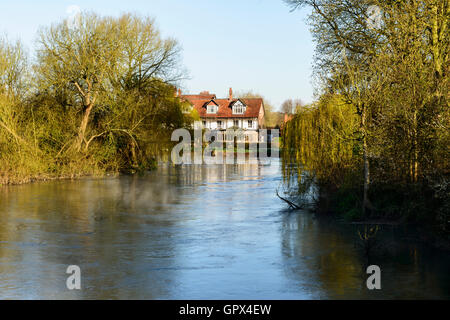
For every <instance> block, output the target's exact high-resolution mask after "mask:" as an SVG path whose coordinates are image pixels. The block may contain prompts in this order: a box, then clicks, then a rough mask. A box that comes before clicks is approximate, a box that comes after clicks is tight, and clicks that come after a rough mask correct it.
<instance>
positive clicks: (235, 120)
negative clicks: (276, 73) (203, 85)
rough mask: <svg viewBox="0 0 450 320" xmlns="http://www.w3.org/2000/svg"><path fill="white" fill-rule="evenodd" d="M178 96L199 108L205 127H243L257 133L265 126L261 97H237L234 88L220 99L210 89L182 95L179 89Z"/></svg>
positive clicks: (225, 128)
mask: <svg viewBox="0 0 450 320" xmlns="http://www.w3.org/2000/svg"><path fill="white" fill-rule="evenodd" d="M178 96H179V97H180V98H181V99H183V100H185V101H187V102H189V103H190V105H191V107H192V108H194V109H195V110H197V112H198V114H199V116H200V118H201V121H202V126H203V128H204V129H210V130H227V129H242V130H244V131H254V132H255V133H257V132H258V130H259V129H261V128H263V127H264V116H265V112H264V102H263V99H261V98H243V99H235V98H233V89H232V88H230V92H229V95H228V98H226V99H218V98H217V97H216V95H215V94H212V93H209V92H208V91H203V92H200V93H199V94H187V95H182V94H181V91H180V90H178Z"/></svg>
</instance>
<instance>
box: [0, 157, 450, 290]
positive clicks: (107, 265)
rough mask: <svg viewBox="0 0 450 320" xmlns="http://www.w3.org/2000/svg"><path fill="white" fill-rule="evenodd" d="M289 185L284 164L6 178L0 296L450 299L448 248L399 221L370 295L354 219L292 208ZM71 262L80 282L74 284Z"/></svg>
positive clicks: (0, 201) (0, 199) (1, 201)
mask: <svg viewBox="0 0 450 320" xmlns="http://www.w3.org/2000/svg"><path fill="white" fill-rule="evenodd" d="M280 182H281V176H280V168H279V164H278V163H273V164H272V165H271V166H262V165H256V164H255V165H239V166H238V165H229V166H220V165H217V166H205V165H202V166H178V167H173V166H162V167H161V168H160V169H158V170H157V171H155V172H151V173H148V174H146V175H144V176H133V177H130V176H123V177H120V178H114V179H113V178H111V179H97V180H94V179H82V180H77V181H58V182H48V183H37V184H30V185H24V186H14V187H2V188H1V189H0V298H25V299H36V298H45V299H53V298H58V299H95V298H101V299H118V298H120V299H169V298H173V299H211V298H214V299H310V298H380V297H381V298H416V297H421V298H429V297H430V298H436V297H437V298H448V297H449V293H450V288H449V283H450V281H449V278H448V275H447V271H448V270H449V266H450V262H449V259H448V255H445V254H442V253H438V252H437V253H436V252H433V251H431V250H429V249H424V248H421V247H419V246H415V245H411V244H409V243H408V242H407V241H400V242H398V241H397V238H398V236H397V234H398V230H396V231H394V230H390V229H388V230H383V237H385V238H386V239H387V240H386V241H391V242H392V243H393V244H392V245H389V246H388V248H389V250H386V252H383V254H380V255H379V256H377V257H376V259H378V260H376V261H375V262H376V263H379V264H380V266H381V267H382V271H383V280H382V284H383V290H382V291H381V292H369V291H368V290H367V289H365V279H366V275H365V274H364V272H363V271H364V270H363V268H362V266H363V263H362V261H364V259H363V257H362V256H361V255H360V253H359V252H358V250H356V248H355V241H354V235H355V230H354V228H353V227H348V228H347V227H342V226H336V225H335V224H334V223H330V222H327V221H326V220H320V219H314V217H313V216H312V215H311V214H307V213H288V212H286V211H285V210H284V204H283V203H282V202H280V201H279V199H278V198H277V197H276V196H275V192H274V190H275V189H276V188H277V187H278V185H279V183H280ZM394 243H395V245H394ZM72 264H76V265H79V266H80V267H81V269H82V290H81V291H68V290H67V289H66V287H65V282H66V277H67V275H66V274H65V270H66V268H67V266H68V265H72Z"/></svg>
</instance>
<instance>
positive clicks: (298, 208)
mask: <svg viewBox="0 0 450 320" xmlns="http://www.w3.org/2000/svg"><path fill="white" fill-rule="evenodd" d="M276 192H277V197H278V198H280V199H281V200H283V201H284V202H286V203H287V204H288V205H289V209H291V210H301V209H302V208H301V207H299V206H298V205H296V204H295V203H293V202H292V201H289V200H288V199H286V198H283V197H282V196H280V194H279V193H278V190H277V191H276Z"/></svg>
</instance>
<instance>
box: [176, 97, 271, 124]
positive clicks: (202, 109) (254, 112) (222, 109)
mask: <svg viewBox="0 0 450 320" xmlns="http://www.w3.org/2000/svg"><path fill="white" fill-rule="evenodd" d="M182 98H184V99H186V100H188V101H189V102H190V103H191V104H193V106H194V108H195V109H196V110H197V112H198V114H199V115H200V117H202V118H258V117H259V112H260V110H261V107H262V105H263V99H261V98H248V99H233V100H231V101H230V100H228V99H208V98H206V99H205V98H200V96H199V95H183V96H182ZM238 100H241V101H242V102H243V103H244V104H245V105H246V106H247V108H246V110H245V113H244V114H233V109H232V105H233V104H234V103H235V102H236V101H238ZM211 101H214V102H215V103H216V104H217V105H218V106H219V110H218V111H217V113H206V105H207V104H208V102H211Z"/></svg>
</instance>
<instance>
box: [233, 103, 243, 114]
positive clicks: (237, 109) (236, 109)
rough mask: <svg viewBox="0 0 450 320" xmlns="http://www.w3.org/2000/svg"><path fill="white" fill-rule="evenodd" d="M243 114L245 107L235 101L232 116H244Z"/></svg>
mask: <svg viewBox="0 0 450 320" xmlns="http://www.w3.org/2000/svg"><path fill="white" fill-rule="evenodd" d="M244 113H245V105H244V104H243V103H242V102H241V101H236V103H234V104H233V114H244Z"/></svg>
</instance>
